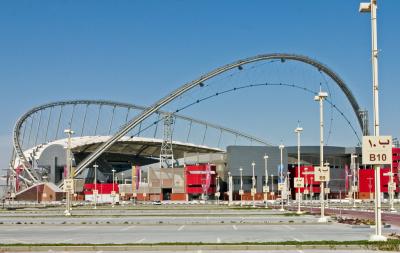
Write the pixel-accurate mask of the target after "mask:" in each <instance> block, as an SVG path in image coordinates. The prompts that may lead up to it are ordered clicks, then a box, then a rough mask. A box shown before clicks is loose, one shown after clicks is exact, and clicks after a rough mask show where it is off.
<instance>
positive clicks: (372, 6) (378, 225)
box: [359, 0, 387, 241]
mask: <svg viewBox="0 0 400 253" xmlns="http://www.w3.org/2000/svg"><path fill="white" fill-rule="evenodd" d="M376 2H377V0H371V2H370V3H360V9H359V11H360V12H370V13H371V33H372V36H371V39H372V55H371V56H372V57H371V61H372V92H373V107H374V136H380V133H379V90H378V87H379V84H378V35H377V25H376V20H377V17H376V10H377V4H376ZM374 168H375V234H373V235H371V237H370V241H386V240H387V238H386V237H385V236H383V235H382V214H381V211H382V210H381V198H380V197H381V168H380V166H379V165H376V166H374Z"/></svg>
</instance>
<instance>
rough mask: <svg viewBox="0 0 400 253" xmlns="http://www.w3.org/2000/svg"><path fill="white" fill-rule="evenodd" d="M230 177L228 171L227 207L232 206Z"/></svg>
mask: <svg viewBox="0 0 400 253" xmlns="http://www.w3.org/2000/svg"><path fill="white" fill-rule="evenodd" d="M232 186H233V185H232V176H231V172H230V171H228V206H230V205H232V200H233V189H232V188H233V187H232Z"/></svg>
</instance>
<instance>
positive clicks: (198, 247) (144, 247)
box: [0, 244, 375, 252]
mask: <svg viewBox="0 0 400 253" xmlns="http://www.w3.org/2000/svg"><path fill="white" fill-rule="evenodd" d="M368 246H369V247H371V248H373V249H375V247H374V246H373V245H368ZM366 248H367V245H242V244H238V245H235V244H228V245H217V244H215V245H114V246H108V245H107V246H105V245H104V246H102V245H93V246H91V245H87V246H79V245H77V246H74V245H68V246H40V245H38V246H32V245H29V246H28V245H27V246H23V245H18V246H1V247H0V252H27V251H29V252H31V251H196V250H209V251H217V250H231V251H245V250H255V251H257V250H310V249H314V250H315V249H317V250H365V249H366Z"/></svg>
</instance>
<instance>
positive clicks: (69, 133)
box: [64, 129, 74, 216]
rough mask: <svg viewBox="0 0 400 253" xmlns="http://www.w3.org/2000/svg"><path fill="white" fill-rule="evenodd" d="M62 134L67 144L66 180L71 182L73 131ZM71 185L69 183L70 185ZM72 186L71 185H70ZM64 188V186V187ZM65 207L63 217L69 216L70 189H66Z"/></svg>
mask: <svg viewBox="0 0 400 253" xmlns="http://www.w3.org/2000/svg"><path fill="white" fill-rule="evenodd" d="M64 133H65V134H67V135H68V144H67V161H66V163H67V164H66V165H67V173H68V180H69V181H71V180H73V175H72V154H71V136H72V135H73V134H74V131H72V130H71V129H65V130H64ZM70 185H71V183H70ZM72 186H73V183H72ZM64 187H65V186H64ZM66 192H67V203H66V204H67V205H66V208H65V212H64V214H65V216H71V192H70V189H67V191H66Z"/></svg>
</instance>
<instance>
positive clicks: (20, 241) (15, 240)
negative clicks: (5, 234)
mask: <svg viewBox="0 0 400 253" xmlns="http://www.w3.org/2000/svg"><path fill="white" fill-rule="evenodd" d="M6 240H11V241H14V242H18V243H25V244H26V243H29V242H27V241H22V240H17V239H13V238H7V239H6Z"/></svg>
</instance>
